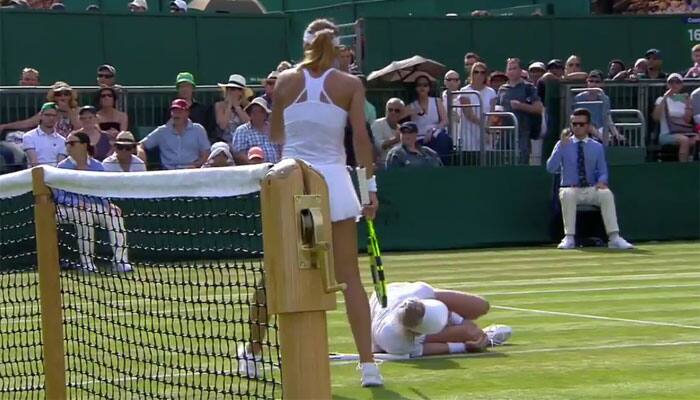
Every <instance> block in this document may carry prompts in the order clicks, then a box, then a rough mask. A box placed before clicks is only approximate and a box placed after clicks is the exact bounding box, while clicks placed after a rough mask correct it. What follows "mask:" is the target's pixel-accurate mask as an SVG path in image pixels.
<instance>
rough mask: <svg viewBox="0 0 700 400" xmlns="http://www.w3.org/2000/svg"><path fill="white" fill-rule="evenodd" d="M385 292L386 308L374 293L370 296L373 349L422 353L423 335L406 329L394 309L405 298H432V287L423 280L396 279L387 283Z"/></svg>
mask: <svg viewBox="0 0 700 400" xmlns="http://www.w3.org/2000/svg"><path fill="white" fill-rule="evenodd" d="M386 293H387V305H386V308H382V306H381V304H379V302H378V301H377V296H376V295H375V294H374V293H373V294H372V297H371V298H370V310H371V313H372V346H373V351H375V352H380V351H384V352H386V353H390V354H397V355H403V354H409V355H411V356H414V357H415V356H420V355H422V354H423V341H425V335H416V334H414V333H412V332H410V331H408V330H407V329H406V328H405V327H404V326H403V325H402V324H401V322H400V321H399V320H398V310H399V308H401V305H402V304H403V302H404V301H406V300H408V299H420V300H424V299H434V298H435V290H434V289H433V287H432V286H430V285H428V284H427V283H425V282H397V283H390V284H388V285H387V288H386Z"/></svg>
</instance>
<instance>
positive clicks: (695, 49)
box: [692, 44, 700, 53]
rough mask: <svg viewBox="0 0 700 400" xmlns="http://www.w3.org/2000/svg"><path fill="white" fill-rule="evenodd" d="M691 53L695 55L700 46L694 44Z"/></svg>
mask: <svg viewBox="0 0 700 400" xmlns="http://www.w3.org/2000/svg"><path fill="white" fill-rule="evenodd" d="M692 51H693V53H695V52H696V51H700V44H696V45H695V46H693V50H692Z"/></svg>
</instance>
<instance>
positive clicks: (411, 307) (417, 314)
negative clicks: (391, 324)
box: [399, 299, 425, 329]
mask: <svg viewBox="0 0 700 400" xmlns="http://www.w3.org/2000/svg"><path fill="white" fill-rule="evenodd" d="M424 316H425V306H424V305H423V303H421V302H420V301H419V300H417V299H410V300H407V301H406V302H405V303H404V304H403V305H402V308H401V310H400V311H399V321H401V323H402V324H403V326H405V327H406V328H409V329H410V328H415V327H416V326H418V325H419V324H420V323H421V322H422V321H423V317H424Z"/></svg>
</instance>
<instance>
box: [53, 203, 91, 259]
mask: <svg viewBox="0 0 700 400" xmlns="http://www.w3.org/2000/svg"><path fill="white" fill-rule="evenodd" d="M93 217H94V216H93V215H92V213H91V212H89V211H87V210H85V209H79V208H77V207H71V206H63V205H59V206H58V222H59V223H69V224H73V226H74V227H75V236H76V239H77V241H78V252H79V253H80V254H79V256H80V264H81V267H82V268H83V269H84V270H86V271H90V272H95V271H97V267H96V266H95V261H94V254H95V228H94V220H93Z"/></svg>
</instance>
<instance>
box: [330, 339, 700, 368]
mask: <svg viewBox="0 0 700 400" xmlns="http://www.w3.org/2000/svg"><path fill="white" fill-rule="evenodd" d="M692 345H700V340H691V341H683V342H657V343H621V344H605V345H598V346H573V347H550V348H542V349H528V350H514V351H505V352H498V351H487V352H483V353H463V354H443V355H438V356H427V357H416V358H402V357H397V358H393V357H392V358H387V359H382V360H378V362H402V361H419V360H433V359H443V358H474V357H490V356H501V355H505V356H509V355H511V354H533V353H557V352H567V351H589V350H616V349H631V348H643V347H673V346H692ZM342 356H347V357H348V359H340V360H331V366H334V365H347V364H355V363H357V360H359V359H360V357H359V356H358V355H357V354H342Z"/></svg>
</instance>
